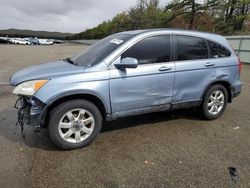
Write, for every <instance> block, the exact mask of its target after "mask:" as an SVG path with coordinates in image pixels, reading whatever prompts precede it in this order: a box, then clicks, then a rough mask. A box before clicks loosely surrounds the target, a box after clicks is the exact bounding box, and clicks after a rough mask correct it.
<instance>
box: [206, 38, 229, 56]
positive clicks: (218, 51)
mask: <svg viewBox="0 0 250 188" xmlns="http://www.w3.org/2000/svg"><path fill="white" fill-rule="evenodd" d="M207 42H208V45H209V48H210V53H211V57H212V58H218V57H229V56H231V53H230V52H229V51H228V50H227V49H226V48H224V47H223V46H221V45H219V44H217V43H215V42H212V41H207Z"/></svg>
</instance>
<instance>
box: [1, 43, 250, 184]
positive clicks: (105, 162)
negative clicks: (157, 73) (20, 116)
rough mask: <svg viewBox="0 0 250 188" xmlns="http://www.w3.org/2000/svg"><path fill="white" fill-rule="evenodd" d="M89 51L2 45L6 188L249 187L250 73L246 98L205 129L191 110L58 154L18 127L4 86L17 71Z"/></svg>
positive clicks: (119, 126) (110, 131)
mask: <svg viewBox="0 0 250 188" xmlns="http://www.w3.org/2000/svg"><path fill="white" fill-rule="evenodd" d="M84 48H85V47H84V46H80V45H61V46H59V45H55V46H15V45H0V82H1V83H0V84H1V85H0V104H1V105H0V187H230V186H232V187H234V186H236V185H235V184H234V183H233V181H232V180H231V178H230V176H229V171H228V167H230V166H233V167H235V168H237V170H238V173H239V180H238V185H239V186H240V187H250V178H249V177H250V136H249V135H250V110H249V109H250V107H249V105H250V76H249V75H250V66H247V65H245V66H243V73H242V81H243V82H244V85H243V93H242V94H241V95H240V97H238V98H237V99H236V100H234V102H233V103H232V104H229V106H228V108H227V110H226V112H225V113H224V115H223V116H222V117H221V118H220V119H218V120H215V121H204V120H201V119H200V118H199V116H197V115H196V114H195V113H193V112H192V111H188V110H183V111H176V112H171V113H154V114H149V115H143V116H137V117H132V118H125V119H120V120H117V121H113V122H110V123H105V125H104V128H103V130H102V133H101V134H100V135H99V137H98V138H97V139H96V140H95V141H94V142H93V143H92V144H91V145H90V146H88V147H86V148H83V149H78V150H73V151H62V150H59V149H58V148H56V147H55V146H54V145H53V143H51V141H50V140H49V138H48V133H47V131H46V130H43V131H42V132H41V133H35V132H34V131H33V130H32V128H30V127H25V135H26V137H25V139H24V138H22V135H21V133H20V128H19V127H16V126H15V122H16V111H15V110H14V109H13V105H14V102H15V100H16V97H15V96H14V95H12V94H11V91H12V88H11V87H9V86H4V85H3V84H4V83H5V82H7V81H8V77H9V76H10V75H11V74H12V73H14V72H15V71H16V70H18V69H20V68H23V67H26V66H29V65H32V64H38V63H44V62H47V61H51V60H57V59H62V58H65V57H69V56H71V55H72V54H75V53H77V52H79V51H81V50H82V49H84Z"/></svg>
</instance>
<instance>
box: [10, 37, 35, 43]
mask: <svg viewBox="0 0 250 188" xmlns="http://www.w3.org/2000/svg"><path fill="white" fill-rule="evenodd" d="M10 42H11V43H12V44H31V43H30V41H28V40H25V39H22V38H10Z"/></svg>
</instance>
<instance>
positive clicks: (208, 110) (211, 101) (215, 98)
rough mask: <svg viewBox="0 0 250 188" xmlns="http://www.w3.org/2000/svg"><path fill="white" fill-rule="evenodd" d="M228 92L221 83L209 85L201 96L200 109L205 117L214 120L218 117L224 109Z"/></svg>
mask: <svg viewBox="0 0 250 188" xmlns="http://www.w3.org/2000/svg"><path fill="white" fill-rule="evenodd" d="M227 101H228V93H227V90H226V88H225V87H224V86H222V85H219V84H218V85H212V86H210V87H209V88H208V89H207V91H206V93H205V95H204V98H203V101H202V104H201V111H202V114H203V116H204V117H205V119H208V120H214V119H217V118H219V117H220V116H221V115H222V114H223V112H224V111H225V109H226V106H227Z"/></svg>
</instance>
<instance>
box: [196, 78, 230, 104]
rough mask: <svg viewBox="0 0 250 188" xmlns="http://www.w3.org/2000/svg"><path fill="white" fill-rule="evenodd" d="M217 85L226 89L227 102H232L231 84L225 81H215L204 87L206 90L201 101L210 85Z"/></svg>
mask: <svg viewBox="0 0 250 188" xmlns="http://www.w3.org/2000/svg"><path fill="white" fill-rule="evenodd" d="M217 84H219V85H222V86H224V87H225V88H226V90H227V93H228V102H229V103H231V102H232V92H231V84H230V83H229V82H227V81H225V80H217V81H214V82H212V83H210V84H209V85H208V86H207V87H206V89H205V90H204V92H203V94H202V98H201V100H203V98H204V95H205V93H206V91H207V90H208V88H209V87H211V86H212V85H217Z"/></svg>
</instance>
